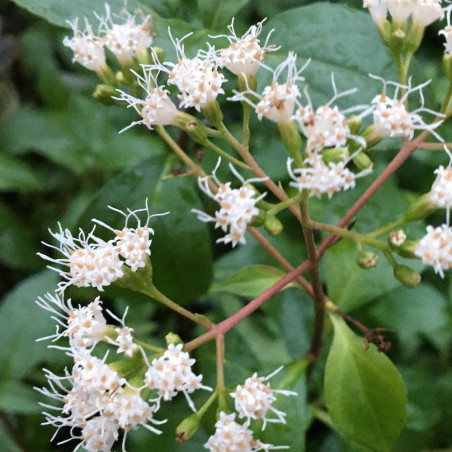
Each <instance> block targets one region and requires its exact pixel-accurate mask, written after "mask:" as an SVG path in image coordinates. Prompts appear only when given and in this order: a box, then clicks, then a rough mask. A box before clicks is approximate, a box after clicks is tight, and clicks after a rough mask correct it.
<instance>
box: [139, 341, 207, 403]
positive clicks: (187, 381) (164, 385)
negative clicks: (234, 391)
mask: <svg viewBox="0 0 452 452" xmlns="http://www.w3.org/2000/svg"><path fill="white" fill-rule="evenodd" d="M182 347H183V344H178V345H174V344H170V345H169V346H168V349H167V350H166V351H165V353H164V354H163V355H162V356H161V357H160V358H157V359H154V360H153V361H152V363H151V365H150V366H149V368H148V370H147V371H146V375H145V379H144V382H145V386H146V387H148V388H150V389H156V390H157V391H158V398H157V400H156V401H157V404H158V403H160V400H161V399H163V400H166V401H167V400H171V399H172V398H173V397H175V396H176V395H177V394H178V393H179V392H182V393H183V394H184V395H185V398H186V399H187V402H188V404H189V406H190V408H191V409H192V410H193V411H196V409H195V406H194V404H193V401H192V400H191V398H190V395H189V394H191V393H192V392H193V391H195V390H196V389H206V390H208V391H211V390H212V388H209V387H208V386H203V385H202V384H201V380H202V375H195V374H194V373H193V371H192V370H191V367H192V366H193V364H194V363H195V359H192V358H190V355H189V354H188V353H187V352H184V351H182Z"/></svg>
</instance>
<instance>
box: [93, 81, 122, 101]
mask: <svg viewBox="0 0 452 452" xmlns="http://www.w3.org/2000/svg"><path fill="white" fill-rule="evenodd" d="M117 94H118V92H117V91H116V89H115V88H114V87H113V86H111V85H103V84H100V85H97V86H96V90H95V91H94V93H93V98H94V99H95V100H98V101H99V102H102V103H103V104H104V105H121V103H120V102H119V101H117V100H115V99H113V97H115V96H116V95H117Z"/></svg>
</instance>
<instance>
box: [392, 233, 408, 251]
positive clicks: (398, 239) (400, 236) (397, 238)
mask: <svg viewBox="0 0 452 452" xmlns="http://www.w3.org/2000/svg"><path fill="white" fill-rule="evenodd" d="M405 240H406V234H405V231H404V230H403V229H399V230H398V231H392V232H391V233H390V234H389V236H388V242H389V246H390V247H391V248H393V249H396V248H399V247H400V246H402V245H403V244H404V243H405Z"/></svg>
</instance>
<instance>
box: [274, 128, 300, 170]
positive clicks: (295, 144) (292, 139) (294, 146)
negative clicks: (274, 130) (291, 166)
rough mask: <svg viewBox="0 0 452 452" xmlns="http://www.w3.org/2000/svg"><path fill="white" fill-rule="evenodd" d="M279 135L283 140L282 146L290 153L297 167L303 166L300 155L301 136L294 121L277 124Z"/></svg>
mask: <svg viewBox="0 0 452 452" xmlns="http://www.w3.org/2000/svg"><path fill="white" fill-rule="evenodd" d="M278 129H279V133H280V134H281V138H282V140H283V143H284V146H285V147H286V149H287V150H288V151H289V152H290V154H291V155H292V157H293V158H294V160H295V163H296V164H297V165H298V166H300V167H301V166H303V165H302V164H300V163H302V161H301V155H300V148H301V136H300V132H299V131H298V128H297V126H296V125H295V122H294V121H289V122H278Z"/></svg>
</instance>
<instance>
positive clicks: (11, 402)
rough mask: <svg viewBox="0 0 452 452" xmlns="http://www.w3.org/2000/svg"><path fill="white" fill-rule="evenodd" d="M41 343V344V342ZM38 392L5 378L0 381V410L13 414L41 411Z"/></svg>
mask: <svg viewBox="0 0 452 452" xmlns="http://www.w3.org/2000/svg"><path fill="white" fill-rule="evenodd" d="M41 345H42V344H41ZM40 398H41V397H40V396H39V394H38V392H37V391H35V390H34V389H32V388H30V387H29V386H25V385H24V384H22V383H20V382H17V381H14V380H6V381H2V382H1V383H0V410H2V411H7V412H9V413H15V414H33V413H40V412H41V411H42V408H41V406H40V405H39V399H40Z"/></svg>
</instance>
